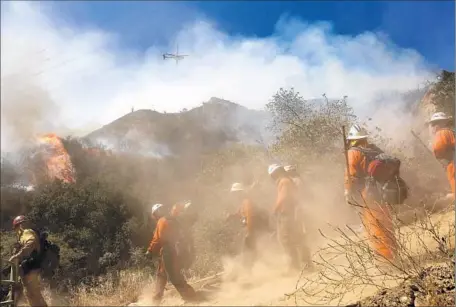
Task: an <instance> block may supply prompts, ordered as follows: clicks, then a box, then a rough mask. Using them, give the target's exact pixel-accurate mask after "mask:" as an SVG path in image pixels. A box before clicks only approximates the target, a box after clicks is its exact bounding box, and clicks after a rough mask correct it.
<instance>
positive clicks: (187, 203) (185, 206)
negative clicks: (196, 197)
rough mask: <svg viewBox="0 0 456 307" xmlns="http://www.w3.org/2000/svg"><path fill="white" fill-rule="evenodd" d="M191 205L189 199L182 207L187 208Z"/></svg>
mask: <svg viewBox="0 0 456 307" xmlns="http://www.w3.org/2000/svg"><path fill="white" fill-rule="evenodd" d="M191 205H192V202H191V201H188V202H186V203H185V204H184V209H185V210H187V209H188V208H189V207H190V206H191Z"/></svg>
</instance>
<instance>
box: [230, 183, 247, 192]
mask: <svg viewBox="0 0 456 307" xmlns="http://www.w3.org/2000/svg"><path fill="white" fill-rule="evenodd" d="M244 190H245V188H244V185H243V184H242V183H239V182H235V183H233V185H232V186H231V192H238V191H244Z"/></svg>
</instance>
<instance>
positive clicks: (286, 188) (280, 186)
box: [273, 177, 298, 213]
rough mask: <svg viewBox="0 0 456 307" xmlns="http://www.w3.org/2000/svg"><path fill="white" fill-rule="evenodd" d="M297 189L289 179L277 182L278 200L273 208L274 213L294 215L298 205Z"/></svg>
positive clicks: (281, 179) (283, 178) (284, 178)
mask: <svg viewBox="0 0 456 307" xmlns="http://www.w3.org/2000/svg"><path fill="white" fill-rule="evenodd" d="M297 193H298V190H297V187H296V185H295V184H294V182H293V180H292V179H291V178H289V177H282V178H280V179H278V180H277V200H276V203H275V205H274V208H273V212H274V213H292V212H294V210H295V207H296V205H297V198H298V197H297V196H298V195H297Z"/></svg>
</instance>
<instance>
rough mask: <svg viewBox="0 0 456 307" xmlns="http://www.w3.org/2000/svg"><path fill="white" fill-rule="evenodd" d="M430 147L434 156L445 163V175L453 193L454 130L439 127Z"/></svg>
mask: <svg viewBox="0 0 456 307" xmlns="http://www.w3.org/2000/svg"><path fill="white" fill-rule="evenodd" d="M432 147H433V151H434V155H435V157H436V158H437V159H439V160H444V161H446V163H447V167H446V170H447V177H448V181H449V183H450V186H451V192H452V193H453V195H454V189H455V187H454V132H453V131H452V130H451V129H448V128H443V129H439V130H438V131H437V133H436V134H435V138H434V144H433V146H432Z"/></svg>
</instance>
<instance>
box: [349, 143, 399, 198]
mask: <svg viewBox="0 0 456 307" xmlns="http://www.w3.org/2000/svg"><path fill="white" fill-rule="evenodd" d="M353 149H355V150H359V151H360V152H362V153H363V154H364V155H365V157H366V169H365V170H364V171H365V173H366V189H367V192H368V195H369V196H370V197H371V198H373V199H375V200H377V201H382V202H387V203H389V204H402V203H403V202H404V201H405V199H407V197H408V187H407V184H406V183H405V181H404V180H403V179H402V178H401V177H400V167H401V160H399V159H398V158H396V157H393V156H391V155H388V154H386V153H384V152H383V151H382V150H381V149H379V148H378V147H376V146H374V145H371V147H370V148H359V147H353Z"/></svg>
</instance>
